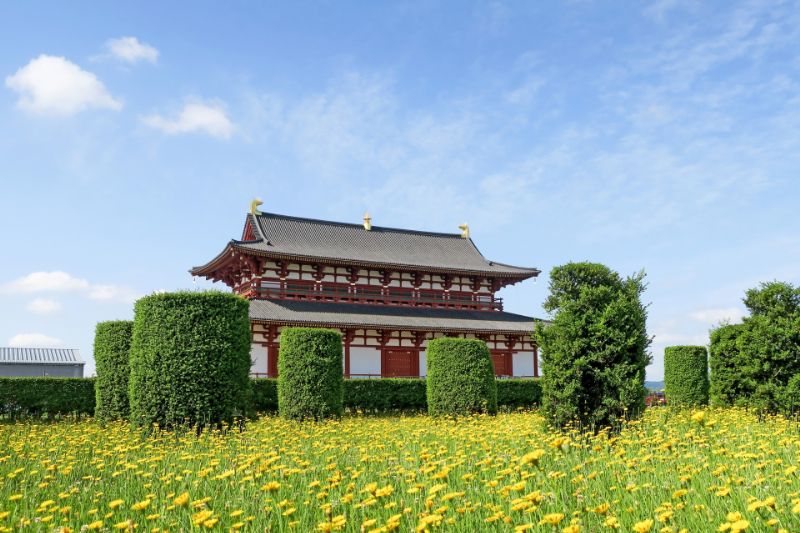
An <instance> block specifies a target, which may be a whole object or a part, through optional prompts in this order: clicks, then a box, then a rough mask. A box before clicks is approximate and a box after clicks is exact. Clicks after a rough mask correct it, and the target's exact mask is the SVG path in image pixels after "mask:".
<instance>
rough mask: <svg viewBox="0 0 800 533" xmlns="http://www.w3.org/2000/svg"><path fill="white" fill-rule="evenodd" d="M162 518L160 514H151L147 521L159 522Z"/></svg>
mask: <svg viewBox="0 0 800 533" xmlns="http://www.w3.org/2000/svg"><path fill="white" fill-rule="evenodd" d="M160 516H161V515H160V514H149V515H147V518H146V519H147V520H158V518H159V517H160Z"/></svg>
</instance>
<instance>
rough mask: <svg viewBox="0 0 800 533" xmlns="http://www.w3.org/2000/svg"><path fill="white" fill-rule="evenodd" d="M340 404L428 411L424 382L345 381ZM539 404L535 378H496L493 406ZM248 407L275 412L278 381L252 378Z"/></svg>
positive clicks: (368, 410)
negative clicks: (249, 405)
mask: <svg viewBox="0 0 800 533" xmlns="http://www.w3.org/2000/svg"><path fill="white" fill-rule="evenodd" d="M342 397H343V400H342V404H343V407H344V408H345V409H347V410H348V411H350V412H351V413H352V412H356V411H362V412H364V413H386V412H390V411H403V412H424V411H427V410H428V389H427V380H425V379H396V378H381V379H346V380H344V388H343V393H342ZM541 401H542V386H541V384H540V383H539V380H537V379H498V380H497V406H498V408H500V407H504V408H507V409H517V408H519V407H526V408H527V407H535V406H537V405H539V403H540V402H541ZM252 408H253V410H255V411H258V412H268V411H277V410H278V380H277V379H254V380H253V396H252Z"/></svg>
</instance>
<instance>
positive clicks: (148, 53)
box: [105, 37, 159, 64]
mask: <svg viewBox="0 0 800 533" xmlns="http://www.w3.org/2000/svg"><path fill="white" fill-rule="evenodd" d="M105 46H106V49H108V51H109V53H110V54H111V55H112V56H113V57H114V58H116V59H119V60H122V61H126V62H128V63H131V64H133V63H138V62H139V61H142V60H145V61H149V62H151V63H153V64H155V63H156V62H157V61H158V56H159V52H158V50H156V49H155V48H154V47H152V46H150V45H149V44H146V43H140V42H139V40H138V39H137V38H136V37H120V38H119V39H109V40H108V41H106V45H105Z"/></svg>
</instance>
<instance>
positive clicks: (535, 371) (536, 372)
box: [533, 346, 539, 378]
mask: <svg viewBox="0 0 800 533" xmlns="http://www.w3.org/2000/svg"><path fill="white" fill-rule="evenodd" d="M533 376H534V377H537V378H538V377H539V347H538V346H534V347H533Z"/></svg>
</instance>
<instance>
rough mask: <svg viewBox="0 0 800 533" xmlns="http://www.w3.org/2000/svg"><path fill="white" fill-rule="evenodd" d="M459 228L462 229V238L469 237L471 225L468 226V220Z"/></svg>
mask: <svg viewBox="0 0 800 533" xmlns="http://www.w3.org/2000/svg"><path fill="white" fill-rule="evenodd" d="M458 229H460V230H461V238H462V239H469V226H467V223H466V222H464V223H463V224H461V225H459V226H458Z"/></svg>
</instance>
